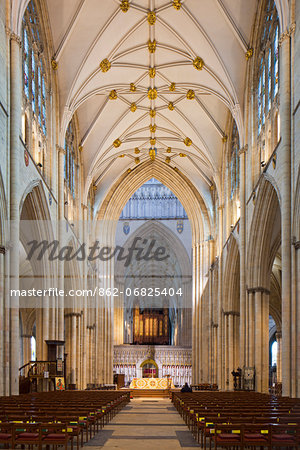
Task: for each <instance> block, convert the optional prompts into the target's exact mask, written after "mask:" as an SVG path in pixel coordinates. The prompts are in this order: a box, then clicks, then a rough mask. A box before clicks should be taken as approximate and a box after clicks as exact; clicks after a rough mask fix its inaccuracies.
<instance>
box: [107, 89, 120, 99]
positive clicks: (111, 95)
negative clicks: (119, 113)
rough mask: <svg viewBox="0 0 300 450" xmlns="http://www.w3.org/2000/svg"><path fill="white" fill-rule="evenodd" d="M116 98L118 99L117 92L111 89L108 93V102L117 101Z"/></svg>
mask: <svg viewBox="0 0 300 450" xmlns="http://www.w3.org/2000/svg"><path fill="white" fill-rule="evenodd" d="M117 98H118V95H117V92H116V91H115V90H114V89H113V90H112V91H111V92H110V94H109V99H110V100H117Z"/></svg>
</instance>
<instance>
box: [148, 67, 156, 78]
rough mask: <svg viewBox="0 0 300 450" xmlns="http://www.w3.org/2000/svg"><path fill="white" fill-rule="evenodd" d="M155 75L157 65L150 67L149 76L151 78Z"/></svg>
mask: <svg viewBox="0 0 300 450" xmlns="http://www.w3.org/2000/svg"><path fill="white" fill-rule="evenodd" d="M155 75H156V69H155V67H150V69H149V77H150V78H154V77H155Z"/></svg>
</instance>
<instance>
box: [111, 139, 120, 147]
mask: <svg viewBox="0 0 300 450" xmlns="http://www.w3.org/2000/svg"><path fill="white" fill-rule="evenodd" d="M121 144H122V142H121V141H120V139H116V140H115V141H114V144H113V145H114V147H115V148H118V147H120V145H121Z"/></svg>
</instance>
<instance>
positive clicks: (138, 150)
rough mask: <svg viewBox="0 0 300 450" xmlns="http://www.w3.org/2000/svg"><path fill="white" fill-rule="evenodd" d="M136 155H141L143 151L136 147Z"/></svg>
mask: <svg viewBox="0 0 300 450" xmlns="http://www.w3.org/2000/svg"><path fill="white" fill-rule="evenodd" d="M134 153H135V154H136V155H138V154H139V153H141V150H140V149H139V148H138V147H136V148H135V149H134Z"/></svg>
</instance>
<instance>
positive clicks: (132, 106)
mask: <svg viewBox="0 0 300 450" xmlns="http://www.w3.org/2000/svg"><path fill="white" fill-rule="evenodd" d="M136 110H137V106H136V104H135V103H131V106H130V111H131V112H135V111H136Z"/></svg>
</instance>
